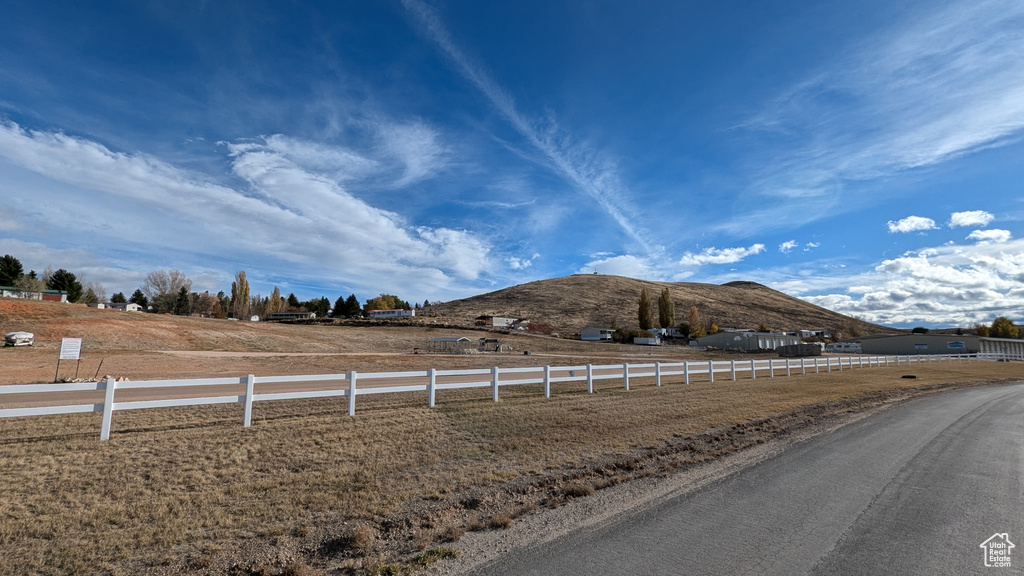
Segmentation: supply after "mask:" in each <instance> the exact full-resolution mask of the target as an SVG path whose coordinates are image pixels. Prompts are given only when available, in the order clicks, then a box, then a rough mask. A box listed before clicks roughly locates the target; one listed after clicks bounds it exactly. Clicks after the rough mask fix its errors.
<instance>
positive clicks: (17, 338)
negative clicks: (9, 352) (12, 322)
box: [4, 332, 36, 346]
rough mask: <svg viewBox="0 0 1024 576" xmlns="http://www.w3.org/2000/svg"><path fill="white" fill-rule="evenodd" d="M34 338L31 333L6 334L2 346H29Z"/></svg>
mask: <svg viewBox="0 0 1024 576" xmlns="http://www.w3.org/2000/svg"><path fill="white" fill-rule="evenodd" d="M35 338H36V335H35V334H33V333H31V332H8V333H7V334H5V335H4V346H31V345H32V344H33V342H35Z"/></svg>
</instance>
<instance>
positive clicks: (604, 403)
mask: <svg viewBox="0 0 1024 576" xmlns="http://www.w3.org/2000/svg"><path fill="white" fill-rule="evenodd" d="M908 373H913V374H916V375H917V376H918V379H916V380H909V379H902V378H900V376H902V375H903V374H908ZM1020 375H1021V369H1020V365H1019V364H1013V363H980V364H979V363H974V362H972V363H969V364H967V363H965V364H956V363H954V364H945V363H944V364H942V365H934V366H927V365H925V366H920V367H918V366H914V367H911V368H908V367H901V368H896V367H889V368H871V369H857V370H852V371H851V370H847V371H844V372H842V373H838V372H833V373H831V374H825V373H822V374H818V375H813V374H808V375H805V376H799V375H794V376H793V377H791V378H776V379H772V380H769V379H768V378H765V377H759V378H758V379H757V380H750V379H749V376H748V377H747V378H744V379H741V380H739V381H736V382H733V381H728V380H725V381H723V380H721V379H720V380H719V381H717V382H715V383H710V382H697V381H693V383H692V384H691V385H690V386H684V385H682V384H680V383H679V382H678V381H677V380H676V381H673V380H670V379H667V378H666V385H664V386H662V387H660V388H656V387H654V386H653V385H651V383H650V382H649V381H648V382H645V381H644V380H643V379H634V380H632V382H631V384H632V388H633V389H632V390H631V391H629V392H626V391H624V390H621V389H620V388H619V385H618V384H615V383H612V382H610V381H609V382H602V383H601V386H600V388H599V389H598V391H597V393H595V394H587V393H586V392H585V391H584V390H583V388H584V387H585V385H584V384H582V383H562V384H556V385H554V386H553V397H552V398H550V399H545V398H544V397H543V393H542V390H541V387H539V386H519V387H509V388H503V389H502V395H501V398H502V400H501V401H500V402H499V403H497V404H494V403H492V402H490V391H489V390H487V389H477V390H461V391H454V390H453V391H443V392H441V393H439V394H438V406H437V408H436V409H434V410H430V409H428V408H426V407H425V403H426V402H425V400H426V399H425V395H423V396H422V397H421V396H420V395H416V394H396V395H380V396H369V397H366V398H365V399H364V398H362V397H361V398H360V399H359V411H358V413H357V415H356V416H355V417H354V418H353V417H348V416H347V415H346V414H345V405H344V402H343V401H339V400H309V401H288V402H267V403H261V404H259V405H258V406H257V409H256V413H255V415H254V422H253V426H252V427H251V428H249V429H245V428H243V427H242V426H241V407H240V406H231V405H229V406H206V407H189V408H181V409H161V410H146V411H131V412H123V413H121V412H119V413H118V414H117V415H116V418H115V420H114V434H113V435H112V437H111V440H110V441H109V442H99V441H98V430H99V417H98V415H96V414H81V415H69V416H53V417H37V418H24V419H6V420H0V462H2V465H3V482H4V489H3V492H2V497H0V549H2V550H3V555H2V556H0V572H4V573H13V574H37V573H38V574H78V573H89V572H95V571H109V572H115V573H117V572H122V573H131V572H134V571H138V570H143V569H145V570H150V571H155V572H158V573H159V572H167V573H182V572H210V573H220V572H223V571H224V570H225V569H226V566H228V564H226V563H227V562H229V561H231V560H232V559H237V558H238V556H239V552H238V551H239V550H248V549H249V548H247V547H252V546H257V547H258V549H259V550H264V551H265V550H271V551H273V550H278V551H281V550H288V551H290V552H288V554H290V556H287V557H285V556H280V555H279V556H280V559H279V560H273V561H271V560H268V562H272V563H273V562H277V564H275V565H278V566H279V567H280V570H278V573H280V572H282V571H283V570H284V568H286V567H288V566H293V567H295V568H294V570H295V571H299V570H302V571H308V570H312V568H310V567H309V566H316V567H319V568H324V567H327V566H334V567H340V569H344V570H356V569H360V568H367V567H369V566H370V565H369V564H366V563H365V562H364V563H360V562H363V561H357V560H356V558H357V557H372V556H373V555H375V554H378V553H380V551H381V549H380V546H381V543H380V541H379V540H378V538H379V537H381V536H383V533H381V532H379V531H382V530H383V531H387V532H388V537H391V538H393V537H394V534H395V533H400V532H402V531H403V530H405V531H407V532H408V531H411V532H410V533H412V532H415V533H416V534H420V535H419V536H410V538H414V539H416V543H415V547H416V548H418V549H421V550H422V549H424V548H426V547H428V546H430V543H431V540H435V541H442V540H453V539H456V538H458V537H459V536H460V535H461V533H462V532H463V531H464V530H466V529H473V528H475V527H477V526H475V525H474V526H469V525H468V524H467V523H463V524H460V523H459V521H458V520H457V519H455V518H454V517H453V519H451V520H449V521H446V522H440V521H438V522H435V523H433V524H431V523H428V524H426V525H419V524H409V525H404V526H405V527H403V526H399V525H391V524H389V522H390V521H388V520H387V518H389V515H391V514H393V513H394V512H395V511H396V510H398V509H399V508H400V507H401V506H403V505H404V504H407V503H409V502H411V501H417V500H422V501H426V502H444V501H446V500H448V499H449V498H451V497H455V495H456V494H458V493H460V491H466V490H469V489H471V488H473V487H476V486H493V485H498V484H500V483H502V482H505V481H507V480H510V479H513V478H517V477H520V476H522V475H529V474H542V473H543V472H544V471H546V470H551V469H555V468H559V467H563V466H565V465H567V464H573V463H576V462H580V461H583V460H587V459H594V458H600V457H602V456H605V455H608V454H625V453H627V452H629V451H630V450H633V449H636V448H638V447H646V446H655V445H657V444H658V443H659V442H663V441H666V440H667V439H671V438H677V437H680V436H686V435H690V434H695V433H698V432H701V431H703V430H708V429H710V428H714V427H717V426H721V425H723V424H738V423H743V422H749V421H751V420H755V419H758V418H765V417H769V418H770V417H771V416H772V415H775V414H779V413H783V412H786V411H789V410H793V409H794V408H798V407H801V406H808V405H812V404H818V403H821V402H827V401H834V400H841V399H844V398H851V397H856V396H859V395H862V394H867V393H871V392H877V391H881V390H891V389H897V388H904V387H921V386H928V385H934V384H943V383H949V382H962V381H976V380H984V379H993V378H1017V377H1020ZM608 482H609V483H614V481H613V480H609V481H608ZM595 487H598V488H599V487H601V485H596V484H594V483H593V482H592V480H589V479H586V480H585V479H581V480H577V481H572V482H569V483H567V484H566V485H565V486H564V487H563V488H564V489H563V492H564V494H565V496H566V497H577V496H584V495H586V494H587V493H589V492H591V491H593V489H594V488H595ZM481 504H482V503H481V502H479V501H478V502H476V506H473V502H472V501H471V500H466V501H465V502H464V503H463V506H461V507H460V509H464V510H465V511H466V513H467V514H477V517H476V518H477V519H476V520H471V521H472V522H473V523H474V524H476V523H479V524H481V525H482V526H484V527H486V526H491V527H495V526H497V527H503V526H507V525H510V524H511V523H512V521H513V518H514V517H515V516H516V515H518V514H519V513H521V512H522V511H525V508H524V509H522V510H511V509H505V511H504V513H499V514H493V513H491V512H486V511H485V510H484V508H485V506H481ZM477 508H480V509H479V510H476V509H477ZM467 518H468V516H467ZM421 533H422V534H421ZM325 543H327V544H331V543H333V544H332V545H326V544H325ZM282 554H283V553H282ZM271 557H273V558H277V556H273V555H271ZM382 565H383V564H382ZM297 573H301V572H297Z"/></svg>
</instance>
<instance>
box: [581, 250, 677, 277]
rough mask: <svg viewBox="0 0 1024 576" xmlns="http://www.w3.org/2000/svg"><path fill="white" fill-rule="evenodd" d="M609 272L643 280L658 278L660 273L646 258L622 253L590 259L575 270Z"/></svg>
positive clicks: (589, 272)
mask: <svg viewBox="0 0 1024 576" xmlns="http://www.w3.org/2000/svg"><path fill="white" fill-rule="evenodd" d="M594 272H597V273H598V274H610V275H614V276H626V277H629V278H640V279H643V280H660V279H661V275H660V274H659V273H658V272H657V271H656V269H655V268H653V267H652V266H651V263H650V262H649V261H648V260H647V259H646V258H641V257H638V256H634V255H632V254H624V255H620V256H608V257H603V258H599V259H596V260H591V261H590V262H587V263H586V264H584V265H583V267H582V268H580V269H579V270H577V271H576V273H577V274H593V273H594Z"/></svg>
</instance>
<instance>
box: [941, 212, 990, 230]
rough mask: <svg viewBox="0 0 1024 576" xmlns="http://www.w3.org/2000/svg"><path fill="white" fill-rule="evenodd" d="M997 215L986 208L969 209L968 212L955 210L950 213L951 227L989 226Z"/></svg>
mask: <svg viewBox="0 0 1024 576" xmlns="http://www.w3.org/2000/svg"><path fill="white" fill-rule="evenodd" d="M995 218H996V217H995V216H993V215H992V214H989V213H988V212H985V211H984V210H969V211H967V212H953V213H952V214H950V215H949V227H950V228H956V227H959V226H988V225H989V222H992V221H993V220H995Z"/></svg>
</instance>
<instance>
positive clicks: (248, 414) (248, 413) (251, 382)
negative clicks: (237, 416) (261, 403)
mask: <svg viewBox="0 0 1024 576" xmlns="http://www.w3.org/2000/svg"><path fill="white" fill-rule="evenodd" d="M242 381H243V382H245V415H244V416H243V417H242V425H243V426H245V427H246V428H248V427H249V425H250V424H252V395H253V392H254V391H255V388H256V376H254V375H252V374H249V375H248V376H246V377H245V378H243V379H242Z"/></svg>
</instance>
